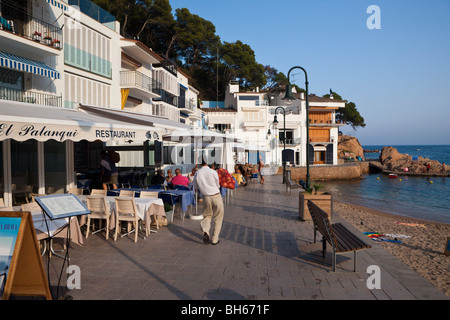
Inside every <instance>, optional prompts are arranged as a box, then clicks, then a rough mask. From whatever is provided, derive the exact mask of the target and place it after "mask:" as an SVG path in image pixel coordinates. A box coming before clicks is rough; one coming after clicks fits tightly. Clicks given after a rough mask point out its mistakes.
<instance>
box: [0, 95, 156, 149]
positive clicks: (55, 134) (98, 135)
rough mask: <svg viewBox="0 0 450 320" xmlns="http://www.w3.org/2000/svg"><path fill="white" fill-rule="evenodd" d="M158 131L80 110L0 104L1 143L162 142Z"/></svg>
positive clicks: (25, 104)
mask: <svg viewBox="0 0 450 320" xmlns="http://www.w3.org/2000/svg"><path fill="white" fill-rule="evenodd" d="M161 134H162V131H161V129H158V128H155V127H151V126H143V125H137V124H135V123H127V122H125V121H119V120H112V119H105V118H102V117H99V116H96V115H92V114H88V113H86V112H84V111H81V110H72V109H61V108H55V107H47V106H41V105H36V104H28V103H21V102H15V101H0V141H2V140H6V139H14V140H16V141H25V140H28V139H35V140H37V141H47V140H51V139H53V140H56V141H65V140H72V141H81V140H87V141H103V142H108V141H109V142H112V141H115V142H121V143H123V142H130V141H133V142H144V141H147V140H161V136H162V135H161Z"/></svg>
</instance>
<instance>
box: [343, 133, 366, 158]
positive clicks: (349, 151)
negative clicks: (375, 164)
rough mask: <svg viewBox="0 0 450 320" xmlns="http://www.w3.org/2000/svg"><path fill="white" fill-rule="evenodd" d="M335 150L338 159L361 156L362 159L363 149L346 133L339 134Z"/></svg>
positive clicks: (356, 140)
mask: <svg viewBox="0 0 450 320" xmlns="http://www.w3.org/2000/svg"><path fill="white" fill-rule="evenodd" d="M337 150H338V158H340V159H343V158H348V157H350V158H356V157H361V159H362V160H364V149H363V147H362V146H361V144H360V143H359V141H358V139H356V138H355V137H351V136H346V135H341V136H339V143H338V148H337Z"/></svg>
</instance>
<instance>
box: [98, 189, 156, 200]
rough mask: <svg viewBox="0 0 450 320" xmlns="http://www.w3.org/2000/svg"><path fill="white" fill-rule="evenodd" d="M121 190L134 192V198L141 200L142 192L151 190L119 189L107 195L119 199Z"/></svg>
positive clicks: (109, 191) (110, 191)
mask: <svg viewBox="0 0 450 320" xmlns="http://www.w3.org/2000/svg"><path fill="white" fill-rule="evenodd" d="M120 190H129V191H134V196H135V197H136V198H139V196H140V194H141V191H148V190H149V189H143V188H117V189H112V190H108V191H107V193H106V195H107V196H112V197H118V196H119V194H120ZM152 191H153V190H152Z"/></svg>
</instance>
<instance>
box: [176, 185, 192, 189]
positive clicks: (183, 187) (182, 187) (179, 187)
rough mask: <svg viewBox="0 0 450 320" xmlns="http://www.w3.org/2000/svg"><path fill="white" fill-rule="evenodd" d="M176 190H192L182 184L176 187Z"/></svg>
mask: <svg viewBox="0 0 450 320" xmlns="http://www.w3.org/2000/svg"><path fill="white" fill-rule="evenodd" d="M174 188H175V190H191V189H189V187H186V186H183V185H181V184H177V185H175V186H174Z"/></svg>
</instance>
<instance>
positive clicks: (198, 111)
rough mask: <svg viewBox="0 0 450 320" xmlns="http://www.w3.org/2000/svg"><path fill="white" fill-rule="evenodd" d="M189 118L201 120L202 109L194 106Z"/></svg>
mask: <svg viewBox="0 0 450 320" xmlns="http://www.w3.org/2000/svg"><path fill="white" fill-rule="evenodd" d="M189 118H191V119H193V120H201V119H202V110H201V109H198V108H195V110H194V112H193V113H191V114H190V115H189Z"/></svg>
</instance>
